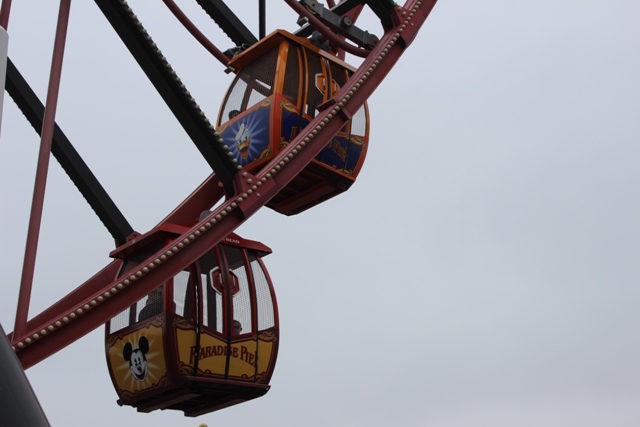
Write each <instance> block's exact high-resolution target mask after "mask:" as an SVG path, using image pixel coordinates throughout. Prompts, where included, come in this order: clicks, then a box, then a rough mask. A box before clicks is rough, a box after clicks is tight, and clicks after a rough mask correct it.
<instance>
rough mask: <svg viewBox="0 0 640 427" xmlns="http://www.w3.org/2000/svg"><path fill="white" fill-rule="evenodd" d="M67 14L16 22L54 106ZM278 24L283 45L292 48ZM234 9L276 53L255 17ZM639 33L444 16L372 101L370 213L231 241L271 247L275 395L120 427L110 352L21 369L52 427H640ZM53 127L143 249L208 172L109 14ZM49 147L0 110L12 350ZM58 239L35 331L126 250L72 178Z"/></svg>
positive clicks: (20, 6) (203, 56)
mask: <svg viewBox="0 0 640 427" xmlns="http://www.w3.org/2000/svg"><path fill="white" fill-rule="evenodd" d="M54 3H56V2H48V1H43V0H40V1H38V2H36V4H37V5H38V6H37V7H35V6H34V3H33V2H16V1H14V4H13V9H12V14H11V21H10V23H9V35H10V40H9V56H10V57H11V59H12V60H13V61H14V63H15V64H16V66H17V67H18V69H19V70H20V71H21V72H22V73H23V75H24V76H25V77H26V79H27V80H28V81H29V82H30V84H31V85H32V87H33V88H34V89H35V90H36V92H37V93H38V94H39V96H40V97H41V99H43V100H44V99H45V93H46V84H47V79H48V75H49V67H50V58H51V47H52V37H53V30H54V28H55V16H56V15H57V6H56V5H54ZM129 3H130V5H131V6H132V8H133V9H134V11H135V12H136V13H137V14H138V16H139V18H140V19H141V21H142V22H143V24H144V25H145V27H146V28H147V29H148V31H149V33H150V34H151V35H152V37H153V38H154V40H155V41H156V42H157V44H158V45H159V47H160V48H161V50H162V51H163V52H164V54H165V56H167V58H168V59H169V62H170V63H171V64H172V65H173V67H174V69H175V70H176V71H177V73H178V75H179V76H180V77H181V78H182V80H183V81H184V82H185V84H186V86H187V88H188V89H189V90H190V91H191V92H192V94H193V95H194V97H195V99H196V100H197V101H198V103H199V104H200V105H201V106H202V108H203V110H204V111H205V112H206V114H207V116H208V117H209V118H211V119H213V118H215V117H216V115H217V111H218V107H219V104H220V101H221V99H222V95H223V94H224V91H225V90H226V88H227V86H228V84H229V83H230V81H231V77H230V76H228V75H226V74H224V73H223V70H222V66H221V65H220V64H219V63H218V62H217V61H216V60H215V59H213V58H210V57H209V56H208V55H207V53H206V52H205V51H204V50H203V49H202V48H201V47H200V46H199V45H197V44H196V43H195V42H193V41H192V40H191V39H190V38H189V37H188V36H186V35H185V34H184V31H183V30H182V29H181V27H179V26H178V25H177V24H176V23H175V22H174V21H173V20H172V19H171V17H170V16H169V13H168V12H167V11H166V9H165V8H164V6H163V5H162V4H160V2H154V3H153V4H152V3H151V2H147V1H143V0H132V1H130V2H129ZM253 3H255V5H254V4H253ZM268 3H269V5H268V13H269V16H268V29H269V31H271V30H273V29H276V28H284V29H289V30H293V29H295V28H296V26H295V18H296V16H295V14H293V13H292V12H291V11H290V10H289V9H288V7H287V6H286V5H285V4H284V3H283V2H282V3H281V2H275V1H273V2H272V1H270V2H268ZM180 4H187V2H181V3H180ZM229 4H230V5H231V6H232V7H234V9H235V10H236V12H237V13H238V14H239V15H240V16H241V17H242V19H243V20H244V21H245V22H246V23H247V25H248V26H249V27H250V28H251V29H253V30H254V31H255V32H257V18H256V16H255V15H256V12H257V2H251V3H250V2H245V1H243V2H239V1H236V2H229ZM238 4H240V5H241V7H239V6H238ZM249 5H251V6H249ZM192 9H193V11H194V14H195V15H198V16H199V15H200V14H199V13H198V9H197V7H196V8H192ZM249 9H252V10H249ZM195 15H194V16H195ZM639 16H640V3H638V2H636V1H631V0H611V1H608V2H601V1H592V0H581V1H577V0H563V1H551V0H540V1H536V2H532V1H519V0H489V1H485V2H478V1H470V0H457V1H456V0H440V2H439V3H438V4H437V5H436V7H435V8H434V10H433V12H432V14H431V16H430V17H429V19H428V20H427V22H426V23H425V25H424V27H423V28H422V30H421V32H420V33H419V35H418V37H417V38H416V40H415V42H414V44H413V45H412V46H411V47H410V48H409V49H408V50H407V52H406V53H405V55H404V56H403V57H402V58H401V60H400V62H399V63H398V65H397V66H396V67H395V68H394V69H393V70H392V72H391V73H390V75H389V76H388V77H387V78H386V79H385V81H384V82H383V83H382V84H381V86H380V88H379V89H378V90H377V92H376V93H375V94H374V95H373V96H372V97H371V99H370V103H369V105H370V110H371V139H370V147H369V151H368V157H367V160H366V162H365V165H364V168H363V170H362V173H361V174H360V176H359V178H358V181H357V182H356V184H354V186H353V187H352V188H351V190H349V191H348V192H347V193H345V194H344V195H341V196H340V197H337V198H335V199H333V200H331V201H329V202H326V203H325V204H323V205H321V206H318V207H316V208H314V209H312V210H311V211H308V212H305V213H303V214H301V215H299V216H295V217H284V216H280V215H278V214H276V213H274V212H272V211H270V210H267V209H264V210H262V211H260V212H258V213H257V214H256V215H255V216H254V217H253V218H252V219H250V220H249V221H248V222H247V223H246V224H245V225H243V226H242V227H241V228H240V229H239V230H238V233H239V234H241V235H242V236H243V237H246V238H250V239H254V240H259V241H261V242H263V243H265V244H266V245H268V246H270V247H271V248H272V249H273V254H272V255H270V256H269V257H267V258H266V259H265V262H266V263H267V266H268V268H269V272H270V274H271V277H272V279H273V281H274V283H275V287H276V293H277V296H278V304H279V309H280V325H281V345H280V351H279V357H278V364H277V366H276V371H275V374H274V376H273V378H272V381H271V384H272V389H271V391H270V392H269V393H268V394H267V395H266V396H265V397H263V398H261V399H257V400H255V401H253V402H249V403H245V404H242V405H238V406H235V407H232V408H229V409H225V410H222V411H219V412H214V413H212V414H209V415H205V416H202V417H200V418H196V419H190V418H185V417H183V416H182V413H178V412H167V411H165V412H155V413H152V414H138V413H137V412H135V410H133V409H131V408H120V407H118V406H117V405H116V403H115V401H116V399H117V396H116V393H115V391H114V389H113V387H112V385H111V381H110V379H109V375H108V372H107V368H106V362H105V354H104V331H103V330H102V329H99V330H96V331H94V332H93V333H91V334H89V335H88V336H86V337H84V338H82V339H81V340H80V341H78V342H76V343H75V344H73V345H71V346H70V347H68V348H66V349H65V350H63V351H61V352H59V353H58V354H56V355H54V356H52V357H50V358H48V359H47V360H45V361H44V362H42V363H40V364H38V365H36V366H35V367H33V368H31V369H30V370H28V371H27V375H28V377H29V379H30V381H31V383H32V386H33V388H34V389H35V391H36V393H37V395H38V397H39V399H40V402H41V404H42V405H43V407H44V410H45V412H46V413H47V416H48V418H49V421H50V422H51V424H52V425H53V426H80V425H87V424H89V425H92V426H96V427H102V426H113V425H154V426H197V425H198V424H199V423H208V424H209V426H214V425H249V424H252V423H261V425H263V426H283V425H284V426H298V425H305V426H310V427H313V426H327V425H332V426H353V425H369V426H391V425H393V426H402V425H419V426H434V427H436V426H437V427H440V426H442V427H457V426H491V427H495V426H510V427H515V426H527V427H528V426H545V427H549V426H581V427H588V426H602V425H607V426H637V425H638V424H640V403H639V402H640V364H639V363H638V360H640V338H639V336H640V334H638V325H639V322H638V321H639V320H640V319H639V314H638V310H637V304H638V300H639V297H640V287H639V286H638V281H639V279H640V263H638V256H639V255H640V244H639V242H640V225H639V223H638V218H639V217H640V202H639V200H640V199H639V197H638V186H637V183H638V181H639V179H640V168H639V167H638V159H639V158H640V144H639V143H640V120H638V114H639V111H640V80H639V78H638V76H640V31H639V30H638V22H637V21H638V17H639ZM202 18H203V19H202V22H203V23H204V24H203V25H205V26H206V28H207V33H208V34H210V36H211V38H212V39H213V40H214V42H217V43H218V44H219V45H220V46H222V47H225V48H226V47H230V46H231V44H230V43H228V42H227V39H225V38H224V37H223V36H222V35H221V34H220V33H219V32H218V31H217V30H216V29H215V28H213V25H212V24H210V23H208V22H207V18H206V17H202ZM361 24H362V26H363V27H364V28H366V29H368V30H369V31H370V32H373V33H380V31H379V26H378V25H377V24H376V23H375V22H374V21H373V20H369V19H365V20H363V22H362V23H361ZM57 121H58V123H59V124H60V125H61V127H62V128H63V130H64V131H65V133H66V134H67V136H69V138H70V140H71V141H72V143H73V144H74V145H75V147H76V148H77V149H78V151H79V152H80V153H81V155H82V156H83V157H84V159H85V161H86V162H87V163H88V164H89V166H90V167H91V168H92V170H93V171H94V173H95V174H96V175H97V177H98V178H99V179H100V181H101V182H102V183H103V185H104V186H105V188H106V189H107V191H108V192H109V193H110V195H111V196H112V197H113V199H114V200H115V201H116V203H117V204H118V205H119V206H120V208H121V209H122V211H123V212H124V214H125V216H126V217H127V218H128V220H129V221H130V223H131V224H132V225H133V226H134V228H135V229H136V230H137V231H139V232H146V231H148V230H149V229H150V228H151V227H153V226H154V225H155V224H156V223H157V222H158V221H159V220H161V219H162V218H163V217H164V216H165V215H166V214H167V213H168V212H169V211H170V210H172V209H173V208H174V207H175V206H176V205H177V204H178V203H179V202H180V201H182V199H183V198H184V197H186V196H187V195H188V194H189V192H190V191H191V190H192V189H193V188H195V187H196V186H197V185H198V184H199V183H200V182H201V181H202V180H203V179H204V178H205V177H206V176H207V175H208V174H209V173H210V169H209V168H208V166H207V164H206V162H205V161H204V160H203V159H202V158H201V156H200V155H199V153H198V152H197V150H196V149H195V148H194V146H193V144H192V143H191V142H190V141H189V140H188V138H187V137H186V135H185V133H184V131H182V129H181V128H180V127H179V125H178V124H177V122H176V121H175V119H174V118H173V117H172V116H171V114H170V113H169V111H168V109H167V107H166V106H165V105H164V103H163V102H162V101H161V99H160V97H159V96H158V95H157V93H155V90H154V89H153V87H152V86H151V84H150V83H149V82H148V81H147V80H146V77H144V75H143V73H142V71H140V70H139V69H138V68H137V66H136V65H135V63H134V61H133V59H132V58H131V56H130V54H129V53H128V51H127V50H126V49H125V47H124V45H123V44H122V42H121V41H120V40H119V38H118V37H117V36H116V34H115V32H114V31H113V30H112V29H111V27H110V26H109V25H108V23H107V21H106V19H105V18H104V17H103V16H102V15H101V13H100V11H99V10H98V8H97V6H95V4H94V3H93V2H89V1H76V2H73V4H72V14H71V21H70V26H69V38H68V41H67V52H66V54H65V62H64V71H63V79H62V87H61V95H60V105H59V107H58V114H57ZM38 143H39V138H38V137H37V135H36V134H35V132H33V130H32V129H31V128H30V126H29V125H28V124H27V123H26V120H24V118H23V117H22V115H21V113H20V112H18V111H17V108H16V107H15V105H14V104H13V102H12V100H11V99H10V98H9V97H8V96H5V105H4V116H3V118H2V136H1V138H0V198H1V203H2V206H3V208H2V210H1V217H0V219H1V220H0V232H1V234H0V235H1V238H2V242H3V245H2V249H1V250H2V253H1V258H0V259H1V260H2V271H3V285H2V288H1V289H2V294H1V298H0V308H1V310H0V322H1V323H2V325H3V326H4V328H5V330H7V331H10V330H12V329H13V322H14V316H15V306H16V301H17V292H18V286H19V282H20V274H21V264H22V259H23V252H24V242H25V238H26V229H27V221H28V216H29V206H30V201H31V195H32V191H33V180H34V171H35V164H36V159H37V151H38ZM40 241H41V243H40V247H39V251H38V265H37V270H36V275H35V283H34V295H33V299H32V307H31V315H34V314H36V313H38V312H40V311H41V310H42V309H43V308H45V307H48V306H49V305H50V304H51V303H53V302H54V301H56V300H57V299H58V298H60V297H61V296H63V295H65V294H66V293H68V292H69V291H71V290H72V289H73V288H75V287H76V286H77V285H78V284H80V283H82V282H84V281H85V280H86V279H88V278H89V277H90V276H91V275H93V274H94V273H95V272H96V271H97V270H98V269H100V268H101V267H102V266H104V265H105V264H107V263H108V261H109V258H108V253H109V252H110V251H111V250H112V249H113V247H114V245H113V241H112V239H111V238H110V236H109V235H108V233H107V232H106V230H105V229H104V228H103V227H102V225H101V223H100V222H99V220H98V219H97V217H96V216H95V215H94V214H93V212H92V211H91V210H90V208H89V207H88V205H87V204H86V202H84V200H83V199H82V197H81V196H80V195H79V193H78V191H77V190H76V189H75V187H73V185H72V184H71V182H70V181H69V180H68V178H67V176H66V175H65V174H64V172H63V171H62V170H61V168H60V167H59V165H58V164H57V163H56V162H55V160H52V162H51V169H50V172H49V181H48V184H47V195H46V201H45V207H44V218H43V224H42V235H41V239H40Z"/></svg>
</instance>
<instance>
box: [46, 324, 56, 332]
mask: <svg viewBox="0 0 640 427" xmlns="http://www.w3.org/2000/svg"><path fill="white" fill-rule="evenodd" d="M47 329H49V330H50V331H53V330H54V329H55V328H54V327H53V325H49V327H48V328H47Z"/></svg>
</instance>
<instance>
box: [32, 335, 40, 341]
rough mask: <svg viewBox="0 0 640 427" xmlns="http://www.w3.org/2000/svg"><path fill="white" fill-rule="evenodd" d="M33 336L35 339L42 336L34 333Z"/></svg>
mask: <svg viewBox="0 0 640 427" xmlns="http://www.w3.org/2000/svg"><path fill="white" fill-rule="evenodd" d="M32 337H33V339H34V340H37V339H38V338H40V335H38V334H33V335H32Z"/></svg>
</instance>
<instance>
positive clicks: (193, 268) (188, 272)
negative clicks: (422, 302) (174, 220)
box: [106, 229, 279, 416]
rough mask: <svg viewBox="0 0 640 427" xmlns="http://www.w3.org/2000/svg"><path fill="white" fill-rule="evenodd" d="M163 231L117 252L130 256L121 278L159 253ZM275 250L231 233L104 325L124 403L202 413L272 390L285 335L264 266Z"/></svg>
mask: <svg viewBox="0 0 640 427" xmlns="http://www.w3.org/2000/svg"><path fill="white" fill-rule="evenodd" d="M163 233H169V231H168V230H162V229H161V230H159V231H158V232H157V233H156V234H155V236H154V238H151V239H142V240H141V242H143V244H141V245H138V246H136V245H125V246H124V247H123V248H121V249H118V250H116V251H114V253H112V256H114V257H116V258H124V260H125V262H124V267H123V271H122V274H124V273H126V272H127V271H128V270H129V269H130V268H132V267H133V266H135V265H137V264H138V260H140V259H145V257H147V256H148V255H149V253H152V252H153V251H154V249H155V245H154V243H153V241H154V240H155V241H156V242H158V241H160V239H161V237H162V235H163ZM165 235H166V234H165ZM140 246H142V247H140ZM269 253H271V250H270V249H269V248H268V247H266V246H265V245H263V244H261V243H258V242H255V241H250V240H246V239H242V238H240V237H239V236H237V235H235V234H231V235H230V236H228V237H227V238H225V239H224V240H223V241H222V242H221V243H220V244H218V245H217V246H215V247H214V248H213V249H211V250H209V251H208V252H206V253H205V254H204V255H203V256H202V257H200V258H199V259H198V260H197V261H196V262H195V263H194V264H192V265H190V266H188V267H187V268H185V269H184V270H183V271H181V272H179V273H178V274H177V275H176V276H175V277H173V278H172V279H170V280H168V281H167V282H166V283H163V284H161V285H160V286H159V287H158V288H156V289H155V290H154V291H152V292H151V293H150V294H149V295H148V296H146V297H145V298H143V299H142V300H140V301H137V302H136V303H135V304H133V305H132V306H131V307H129V308H128V309H127V310H125V311H123V312H122V313H120V314H119V315H117V316H116V317H114V318H113V319H111V320H110V321H109V322H108V323H107V325H106V355H107V364H108V367H109V372H110V375H111V379H112V381H113V385H114V387H115V389H116V392H117V393H118V397H119V400H118V403H119V404H120V405H129V406H133V407H136V408H137V410H138V411H140V412H150V411H153V410H156V409H175V410H181V411H184V413H185V415H187V416H198V415H201V414H203V413H207V412H211V411H215V410H217V409H222V408H225V407H228V406H231V405H234V404H237V403H241V402H244V401H247V400H250V399H254V398H256V397H260V396H262V395H264V394H265V393H266V392H267V391H268V390H269V380H270V378H271V375H272V373H273V370H274V367H275V362H276V357H277V353H278V331H279V327H278V310H277V304H276V298H275V293H274V290H273V286H272V283H271V280H270V278H269V275H268V273H267V270H266V269H265V267H264V264H263V262H262V257H263V256H265V255H267V254H269Z"/></svg>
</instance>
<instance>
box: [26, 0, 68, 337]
mask: <svg viewBox="0 0 640 427" xmlns="http://www.w3.org/2000/svg"><path fill="white" fill-rule="evenodd" d="M70 8H71V0H61V1H60V9H59V11H58V25H57V28H56V36H55V41H54V45H53V58H52V59H51V73H50V76H49V89H48V91H47V101H46V105H45V110H44V118H43V123H42V133H41V139H40V152H39V154H38V166H37V169H36V180H35V184H34V189H33V199H32V202H31V215H30V216H29V230H28V232H27V244H26V247H25V254H24V264H23V265H22V279H21V281H20V293H19V295H18V307H17V310H16V322H15V327H14V330H15V331H17V333H22V332H24V329H25V327H26V324H27V318H28V315H29V302H30V300H31V288H32V286H33V273H34V270H35V265H36V253H37V251H38V238H39V235H40V224H41V221H42V209H43V205H44V193H45V188H46V185H47V172H48V170H49V159H50V158H51V143H52V140H53V129H54V126H55V118H56V108H57V105H58V92H59V90H60V76H61V74H62V59H63V57H64V45H65V41H66V38H67V26H68V23H69V10H70Z"/></svg>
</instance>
